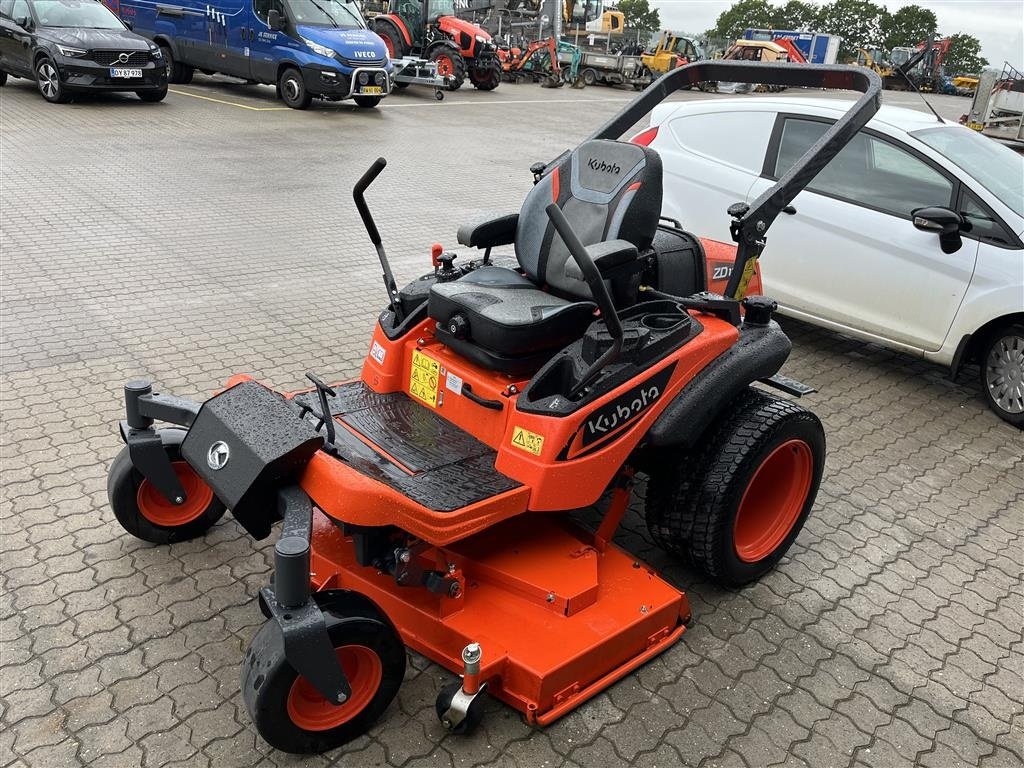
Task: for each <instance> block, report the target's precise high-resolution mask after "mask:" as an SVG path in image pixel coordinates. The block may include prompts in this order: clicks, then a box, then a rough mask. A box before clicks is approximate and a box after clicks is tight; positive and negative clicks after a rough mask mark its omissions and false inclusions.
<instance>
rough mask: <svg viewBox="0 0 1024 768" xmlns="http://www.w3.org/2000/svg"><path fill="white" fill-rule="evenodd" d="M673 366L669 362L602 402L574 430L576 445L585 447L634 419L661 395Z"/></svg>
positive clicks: (608, 435)
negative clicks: (612, 398) (578, 430)
mask: <svg viewBox="0 0 1024 768" xmlns="http://www.w3.org/2000/svg"><path fill="white" fill-rule="evenodd" d="M675 367H676V366H675V363H673V364H672V365H669V366H668V367H666V368H665V369H664V370H661V371H659V372H658V373H656V374H654V375H653V376H651V377H650V378H648V379H647V380H646V381H644V382H642V383H640V384H637V385H636V386H635V387H632V388H631V389H628V390H627V391H625V392H623V393H622V394H621V395H619V396H618V397H616V398H615V399H614V400H612V401H611V402H610V403H608V404H607V405H602V406H601V407H600V408H598V409H597V410H596V411H594V412H593V413H592V414H591V415H590V416H589V417H588V418H587V420H586V421H584V422H583V427H582V428H581V429H580V432H578V433H577V434H578V436H579V437H578V441H577V440H574V441H573V443H577V442H578V447H579V448H586V447H587V446H588V445H591V444H593V443H596V442H599V441H600V440H603V439H604V438H606V437H610V436H611V435H612V434H614V433H615V432H617V431H619V430H620V429H622V428H623V427H625V426H626V425H627V424H629V423H631V422H633V421H635V420H636V419H637V417H639V416H640V415H641V414H643V413H645V412H646V411H647V410H648V409H649V408H650V407H651V406H652V405H654V404H655V403H656V402H658V400H660V399H661V396H662V395H663V394H664V393H665V387H666V386H667V385H668V381H669V379H670V378H672V371H674V370H675Z"/></svg>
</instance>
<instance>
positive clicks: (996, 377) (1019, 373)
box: [979, 323, 1024, 429]
mask: <svg viewBox="0 0 1024 768" xmlns="http://www.w3.org/2000/svg"><path fill="white" fill-rule="evenodd" d="M980 352H981V354H980V357H979V363H980V367H981V391H982V392H984V393H985V401H986V402H987V403H988V407H989V408H991V409H992V410H993V411H995V413H996V415H997V416H999V418H1001V419H1003V420H1004V421H1007V422H1009V423H1010V424H1012V425H1013V426H1015V427H1017V428H1018V429H1024V325H1021V324H1020V323H1013V324H1012V325H1005V326H1003V327H1002V328H997V329H996V330H995V331H994V332H992V333H990V334H989V335H988V336H987V337H986V338H985V341H984V342H983V344H982V346H981V350H980Z"/></svg>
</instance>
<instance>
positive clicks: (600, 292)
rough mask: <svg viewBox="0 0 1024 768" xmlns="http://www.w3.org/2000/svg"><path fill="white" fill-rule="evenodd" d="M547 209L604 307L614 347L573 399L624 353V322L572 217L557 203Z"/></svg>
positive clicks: (579, 384)
mask: <svg viewBox="0 0 1024 768" xmlns="http://www.w3.org/2000/svg"><path fill="white" fill-rule="evenodd" d="M544 210H545V212H546V213H547V215H548V218H549V219H551V223H552V224H553V225H554V227H555V231H556V232H558V234H559V236H560V237H561V238H562V242H564V243H565V247H566V248H568V249H569V254H570V255H571V256H572V258H573V260H574V261H575V262H576V264H577V265H578V266H579V268H580V271H581V272H582V273H583V277H584V279H585V280H586V281H587V286H588V287H589V288H590V293H591V294H592V295H593V297H594V300H595V301H596V302H597V306H598V307H599V308H600V310H601V317H602V318H603V319H604V322H605V325H607V326H608V334H609V335H610V336H611V337H612V346H611V347H609V348H608V350H607V351H606V352H605V353H604V354H603V355H601V357H599V358H598V359H597V360H595V361H594V363H593V364H592V365H591V366H590V367H589V368H588V369H587V370H586V372H585V373H584V374H583V376H581V377H580V380H579V381H578V382H576V384H575V386H573V388H572V389H571V390H570V391H569V397H570V398H573V397H576V395H578V394H579V393H580V392H582V391H583V390H584V389H586V387H587V385H588V384H590V383H591V382H592V381H593V380H594V379H595V378H597V375H598V374H599V373H600V372H601V371H602V370H604V368H605V367H606V366H608V365H610V364H611V363H612V362H613V361H614V360H616V359H617V358H618V356H619V354H620V353H621V352H622V336H623V333H622V323H620V322H619V314H618V313H617V312H616V311H615V303H614V302H613V301H612V297H611V294H609V293H608V286H606V285H605V284H604V278H603V277H601V270H599V269H598V268H597V265H596V264H595V263H594V260H593V259H592V258H590V254H589V253H587V248H586V246H584V245H583V243H581V242H580V239H579V237H577V235H576V231H575V230H574V229H573V228H572V224H570V223H569V220H568V219H566V218H565V214H564V213H562V209H561V208H559V207H558V206H557V205H556V204H555V203H551V204H549V205H548V207H547V208H545V209H544Z"/></svg>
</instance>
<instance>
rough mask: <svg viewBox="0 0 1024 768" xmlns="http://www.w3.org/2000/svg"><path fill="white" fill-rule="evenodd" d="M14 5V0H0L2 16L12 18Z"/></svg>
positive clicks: (0, 13)
mask: <svg viewBox="0 0 1024 768" xmlns="http://www.w3.org/2000/svg"><path fill="white" fill-rule="evenodd" d="M13 7H14V0H0V16H6V17H7V18H11V8H13Z"/></svg>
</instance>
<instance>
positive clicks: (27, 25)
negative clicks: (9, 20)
mask: <svg viewBox="0 0 1024 768" xmlns="http://www.w3.org/2000/svg"><path fill="white" fill-rule="evenodd" d="M14 23H15V24H17V25H18V26H19V27H21V28H22V29H24V30H25V31H26V32H31V31H32V17H31V16H22V17H21V18H20V19H15V20H14Z"/></svg>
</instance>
